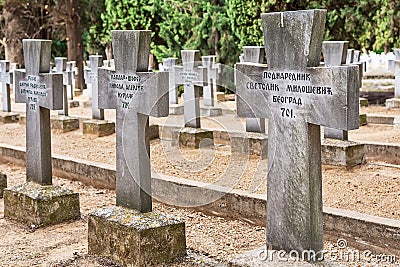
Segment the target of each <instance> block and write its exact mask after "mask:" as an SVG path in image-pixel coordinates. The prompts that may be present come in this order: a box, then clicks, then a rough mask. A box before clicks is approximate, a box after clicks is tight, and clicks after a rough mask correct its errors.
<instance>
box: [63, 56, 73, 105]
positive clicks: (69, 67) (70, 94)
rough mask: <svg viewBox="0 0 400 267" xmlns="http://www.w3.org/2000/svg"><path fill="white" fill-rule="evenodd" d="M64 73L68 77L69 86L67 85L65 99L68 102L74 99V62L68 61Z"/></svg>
mask: <svg viewBox="0 0 400 267" xmlns="http://www.w3.org/2000/svg"><path fill="white" fill-rule="evenodd" d="M65 71H66V72H67V73H68V75H70V78H69V79H70V81H71V82H70V84H68V85H67V97H68V99H70V100H73V99H74V90H75V61H68V62H67V67H66V69H65Z"/></svg>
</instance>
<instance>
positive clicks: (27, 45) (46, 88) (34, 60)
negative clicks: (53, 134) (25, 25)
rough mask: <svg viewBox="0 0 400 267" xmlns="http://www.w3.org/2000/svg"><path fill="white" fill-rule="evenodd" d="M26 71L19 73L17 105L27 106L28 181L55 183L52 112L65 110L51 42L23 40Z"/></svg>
mask: <svg viewBox="0 0 400 267" xmlns="http://www.w3.org/2000/svg"><path fill="white" fill-rule="evenodd" d="M23 49H24V61H25V70H15V72H14V75H15V102H16V103H26V179H27V181H28V182H29V181H33V182H36V183H39V184H41V185H50V184H51V183H52V167H51V138H50V110H54V109H56V110H57V109H61V108H62V106H63V75H62V74H58V73H49V71H50V52H51V41H50V40H23Z"/></svg>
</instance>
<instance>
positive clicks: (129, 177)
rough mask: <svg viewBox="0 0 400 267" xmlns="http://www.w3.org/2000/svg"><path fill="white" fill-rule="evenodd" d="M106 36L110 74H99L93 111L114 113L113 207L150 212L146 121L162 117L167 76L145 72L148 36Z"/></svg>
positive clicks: (120, 33) (105, 71)
mask: <svg viewBox="0 0 400 267" xmlns="http://www.w3.org/2000/svg"><path fill="white" fill-rule="evenodd" d="M111 35H112V48H113V53H114V60H115V71H112V70H110V69H108V68H99V107H100V108H104V109H116V116H117V118H116V135H117V136H116V138H117V142H116V143H117V152H116V154H117V166H116V194H117V205H118V206H122V207H125V208H130V209H135V210H138V211H140V212H150V211H151V210H152V199H151V172H150V141H149V137H148V135H147V134H146V133H147V132H148V130H149V120H148V119H149V116H155V117H165V116H168V113H169V105H168V73H166V72H158V73H155V72H148V67H149V53H150V41H151V31H136V30H134V31H111ZM92 67H93V66H92Z"/></svg>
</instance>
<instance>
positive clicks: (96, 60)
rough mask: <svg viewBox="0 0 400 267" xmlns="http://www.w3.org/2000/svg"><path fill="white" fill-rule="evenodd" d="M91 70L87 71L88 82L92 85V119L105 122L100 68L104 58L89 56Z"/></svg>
mask: <svg viewBox="0 0 400 267" xmlns="http://www.w3.org/2000/svg"><path fill="white" fill-rule="evenodd" d="M89 62H90V69H88V71H87V74H86V75H87V82H88V83H90V84H91V85H92V119H97V120H104V109H101V108H99V83H98V72H99V67H101V66H102V64H103V56H97V55H93V56H89Z"/></svg>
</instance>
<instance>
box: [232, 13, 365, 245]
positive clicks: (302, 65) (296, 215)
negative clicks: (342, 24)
mask: <svg viewBox="0 0 400 267" xmlns="http://www.w3.org/2000/svg"><path fill="white" fill-rule="evenodd" d="M261 19H262V26H263V31H264V43H265V44H266V47H265V50H266V59H267V62H268V66H265V65H261V64H254V63H252V64H250V63H238V64H236V68H237V72H236V82H237V111H238V115H239V116H241V117H259V118H269V120H268V123H269V124H268V181H267V184H268V186H267V214H268V215H267V228H266V232H267V245H268V246H272V247H273V248H276V249H283V250H286V251H291V250H296V251H299V252H302V251H304V250H314V251H316V252H318V251H321V250H322V249H323V214H322V174H321V173H322V171H321V133H320V125H323V126H329V127H332V128H337V129H344V130H349V129H356V128H358V127H359V115H358V114H356V110H358V95H357V94H358V88H357V79H358V68H357V67H356V66H339V67H319V66H320V55H321V47H322V39H323V35H324V27H325V21H326V10H303V11H290V12H282V13H281V12H277V13H268V14H262V15H261ZM349 96H352V97H349Z"/></svg>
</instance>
